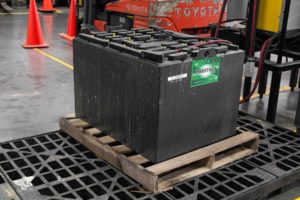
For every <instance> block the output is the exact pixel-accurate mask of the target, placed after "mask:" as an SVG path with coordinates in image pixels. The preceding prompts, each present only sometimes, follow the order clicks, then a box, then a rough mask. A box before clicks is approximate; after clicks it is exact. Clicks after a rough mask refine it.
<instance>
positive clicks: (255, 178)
mask: <svg viewBox="0 0 300 200" xmlns="http://www.w3.org/2000/svg"><path fill="white" fill-rule="evenodd" d="M274 178H275V177H274V176H273V175H271V174H269V173H266V172H265V171H263V170H261V169H258V168H255V167H254V166H253V165H250V164H248V163H247V162H245V161H242V160H239V161H237V162H234V163H232V164H230V165H227V166H224V167H222V168H220V169H217V170H214V171H212V172H210V173H207V174H205V175H203V176H200V177H196V178H193V179H191V180H189V181H186V182H183V183H179V184H177V185H175V186H174V189H173V190H171V191H168V192H167V193H168V194H169V195H170V196H172V197H173V198H175V199H180V200H183V199H193V200H222V199H230V198H232V197H235V196H238V195H240V194H242V193H244V192H245V191H248V190H251V189H253V188H255V187H259V186H260V185H263V184H265V183H267V182H269V181H271V180H273V179H274Z"/></svg>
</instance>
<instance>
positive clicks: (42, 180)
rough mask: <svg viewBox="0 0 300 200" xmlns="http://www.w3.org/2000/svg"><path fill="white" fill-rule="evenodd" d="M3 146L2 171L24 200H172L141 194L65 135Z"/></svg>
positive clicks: (48, 136)
mask: <svg viewBox="0 0 300 200" xmlns="http://www.w3.org/2000/svg"><path fill="white" fill-rule="evenodd" d="M0 146H1V149H0V152H1V153H0V167H1V171H3V172H4V174H5V175H6V176H7V179H8V180H9V181H10V182H11V184H13V185H14V186H15V188H16V191H17V192H18V193H19V194H20V196H21V197H22V199H31V200H32V199H81V200H87V199H109V200H123V199H147V200H159V199H166V200H168V199H171V198H169V197H168V196H167V195H165V194H157V195H146V194H145V195H141V194H139V193H138V190H140V189H141V188H139V185H138V184H137V183H135V182H133V181H132V180H131V179H129V178H127V177H126V176H125V175H124V174H122V173H120V172H119V171H118V170H116V169H114V168H113V167H111V166H110V165H108V164H106V163H105V162H104V161H102V160H99V159H97V158H96V157H95V156H94V154H92V153H91V152H89V151H88V150H87V149H86V148H85V147H84V146H82V145H81V144H79V143H78V142H77V141H75V140H74V139H73V138H70V137H69V136H67V135H66V134H64V133H62V132H53V133H49V134H46V135H41V136H37V137H32V138H26V139H22V140H17V141H12V142H8V143H4V144H1V145H0ZM134 191H136V192H134Z"/></svg>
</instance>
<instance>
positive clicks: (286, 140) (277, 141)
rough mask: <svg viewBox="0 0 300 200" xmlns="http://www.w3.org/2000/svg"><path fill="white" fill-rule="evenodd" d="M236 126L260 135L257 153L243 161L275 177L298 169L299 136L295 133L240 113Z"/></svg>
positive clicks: (299, 158) (299, 167)
mask: <svg viewBox="0 0 300 200" xmlns="http://www.w3.org/2000/svg"><path fill="white" fill-rule="evenodd" d="M238 126H239V127H240V129H241V130H251V131H253V132H256V133H259V134H260V139H261V142H260V145H259V150H258V153H256V154H253V155H251V156H249V157H247V158H245V160H247V161H249V162H250V163H251V164H254V165H256V166H259V167H261V168H262V169H264V170H266V171H268V172H270V173H272V174H274V175H276V176H282V175H284V174H287V173H290V172H293V171H295V170H298V169H300V136H299V135H296V133H294V132H292V131H290V130H287V129H284V128H281V127H279V126H276V125H274V124H270V123H267V122H264V121H261V120H259V119H257V118H254V117H251V116H249V115H246V114H243V113H240V116H239V118H238Z"/></svg>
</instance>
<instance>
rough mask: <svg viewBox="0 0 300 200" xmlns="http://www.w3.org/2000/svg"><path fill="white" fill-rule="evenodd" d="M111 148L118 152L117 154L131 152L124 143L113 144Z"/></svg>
mask: <svg viewBox="0 0 300 200" xmlns="http://www.w3.org/2000/svg"><path fill="white" fill-rule="evenodd" d="M111 148H113V149H114V151H116V152H118V153H119V154H125V153H130V152H132V150H131V149H130V148H128V147H127V146H125V145H118V146H113V147H111Z"/></svg>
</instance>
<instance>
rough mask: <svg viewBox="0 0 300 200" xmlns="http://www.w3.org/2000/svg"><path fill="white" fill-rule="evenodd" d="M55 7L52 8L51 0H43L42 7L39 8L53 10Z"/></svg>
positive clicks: (42, 10)
mask: <svg viewBox="0 0 300 200" xmlns="http://www.w3.org/2000/svg"><path fill="white" fill-rule="evenodd" d="M55 10H56V9H54V8H53V5H52V0H43V5H42V8H39V9H38V11H40V12H48V13H49V12H54V11H55Z"/></svg>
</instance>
